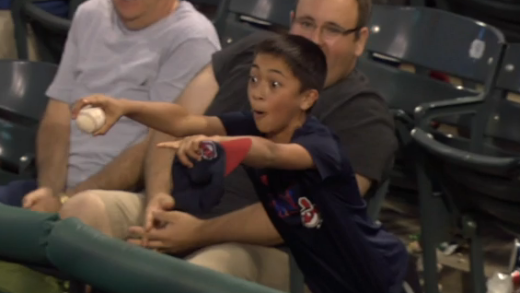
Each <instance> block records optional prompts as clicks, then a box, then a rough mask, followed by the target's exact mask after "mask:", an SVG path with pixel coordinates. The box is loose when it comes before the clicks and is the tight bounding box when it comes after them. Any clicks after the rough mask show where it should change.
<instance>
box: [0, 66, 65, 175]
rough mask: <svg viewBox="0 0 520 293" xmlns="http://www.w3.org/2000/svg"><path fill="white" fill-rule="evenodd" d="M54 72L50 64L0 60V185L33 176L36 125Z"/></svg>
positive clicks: (54, 67)
mask: <svg viewBox="0 0 520 293" xmlns="http://www.w3.org/2000/svg"><path fill="white" fill-rule="evenodd" d="M56 72H57V66H56V65H54V64H49V63H43V62H30V61H12V60H0V149H1V151H0V172H1V175H2V176H0V185H4V184H6V183H8V182H10V181H13V180H18V179H28V178H32V177H34V175H35V168H34V154H35V146H36V132H37V127H38V123H39V121H40V120H41V118H42V117H43V114H44V112H45V108H46V107H47V102H48V97H47V96H46V95H45V91H46V90H47V87H48V86H49V85H50V84H51V82H52V80H53V78H54V75H55V74H56Z"/></svg>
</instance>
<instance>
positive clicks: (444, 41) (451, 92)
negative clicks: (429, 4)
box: [358, 5, 505, 292]
mask: <svg viewBox="0 0 520 293" xmlns="http://www.w3.org/2000/svg"><path fill="white" fill-rule="evenodd" d="M369 28H370V31H371V36H370V37H369V40H368V42H367V54H366V56H364V58H362V60H360V61H359V64H358V68H359V69H360V70H361V71H362V72H365V73H366V74H367V75H368V77H369V79H370V81H371V84H372V86H373V87H374V88H376V89H377V90H379V91H380V92H381V93H382V94H383V96H384V97H385V98H386V99H387V100H388V103H389V106H390V108H391V109H392V112H393V113H394V118H395V122H396V131H397V136H398V139H399V143H400V146H399V153H398V155H397V158H396V166H395V168H394V170H393V172H392V174H391V181H390V182H391V189H392V191H395V190H398V191H399V192H401V191H405V193H407V194H411V195H412V196H414V197H415V194H416V190H417V181H416V178H415V177H416V176H415V175H416V170H415V169H416V167H415V164H414V162H415V160H416V158H415V157H414V145H413V144H412V138H411V136H410V130H411V129H413V127H414V126H415V121H414V119H413V115H414V112H415V111H416V107H417V106H419V105H421V104H423V103H428V102H434V101H444V100H448V101H450V100H451V101H455V100H457V99H460V98H462V97H468V96H469V97H488V96H491V95H493V94H494V93H495V91H494V90H493V78H494V77H495V76H496V73H497V70H498V65H499V63H498V62H499V60H500V58H501V55H502V53H503V49H504V46H505V45H504V43H505V40H504V36H503V35H502V33H501V32H500V31H499V30H497V29H496V28H494V27H491V26H487V25H484V24H481V23H478V22H476V21H474V20H472V19H469V18H466V17H462V16H459V15H456V14H453V13H450V12H446V11H442V10H436V9H431V8H426V7H398V6H381V5H375V6H374V9H373V14H372V18H371V21H370V26H369ZM484 48H485V49H484ZM374 54H379V55H380V56H384V57H390V58H391V60H393V61H392V62H391V63H390V64H388V63H386V62H381V61H380V60H381V59H379V58H373V56H374ZM395 62H397V63H405V64H411V65H413V66H415V68H416V69H419V71H421V70H422V71H437V72H442V73H445V74H448V75H450V76H454V77H457V78H460V79H462V80H467V81H471V82H474V83H478V84H483V87H484V90H483V92H482V93H477V92H476V91H473V90H469V89H466V88H464V87H457V86H454V85H452V84H450V83H447V82H441V81H438V80H434V79H432V78H430V77H429V76H428V75H425V74H421V73H412V72H406V71H404V70H401V69H400V68H398V67H397V66H395V64H393V63H395ZM439 119H440V120H436V121H435V122H441V123H442V124H448V125H452V126H455V127H463V128H464V127H466V128H467V127H468V126H467V125H464V124H462V122H463V121H465V120H464V119H462V118H461V117H458V116H451V117H442V118H439ZM432 131H435V133H437V132H440V131H438V130H432ZM439 191H440V190H438V189H436V193H435V194H436V196H434V197H432V198H429V199H428V204H427V205H424V208H425V209H427V211H423V210H422V209H421V220H422V221H425V220H427V219H429V218H428V217H426V215H427V214H431V215H433V214H435V215H436V216H435V221H434V222H432V223H429V224H428V227H429V228H428V229H425V228H424V227H423V231H428V233H422V234H421V236H422V239H421V242H422V245H423V246H424V245H425V246H426V247H428V248H429V247H430V246H431V247H433V250H429V249H426V247H423V248H424V249H423V250H424V263H425V268H424V272H425V284H426V289H427V290H429V291H428V292H435V291H431V290H438V289H437V264H436V259H435V257H436V255H435V247H434V246H435V245H436V244H435V243H439V242H440V241H441V239H446V237H448V236H449V235H448V227H449V213H448V211H447V209H446V207H445V205H444V202H443V201H442V199H441V198H440V197H439V196H437V195H438V192H439ZM420 200H421V201H423V199H422V198H421V199H420ZM422 207H423V203H422V202H421V208H422ZM423 224H424V223H423Z"/></svg>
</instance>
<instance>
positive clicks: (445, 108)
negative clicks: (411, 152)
mask: <svg viewBox="0 0 520 293" xmlns="http://www.w3.org/2000/svg"><path fill="white" fill-rule="evenodd" d="M484 100H485V97H484V95H483V94H481V95H478V96H473V97H461V98H457V99H451V100H444V101H438V102H433V103H426V104H422V105H419V106H417V107H416V108H415V111H414V118H415V125H416V126H419V127H421V128H422V129H427V127H428V126H429V125H430V123H431V121H432V120H433V119H435V118H438V117H442V116H449V115H456V114H468V113H475V112H476V111H477V109H478V107H479V106H480V105H482V104H483V103H484Z"/></svg>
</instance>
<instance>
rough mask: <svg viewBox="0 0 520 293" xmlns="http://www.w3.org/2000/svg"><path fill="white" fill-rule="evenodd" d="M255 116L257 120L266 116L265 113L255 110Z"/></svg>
mask: <svg viewBox="0 0 520 293" xmlns="http://www.w3.org/2000/svg"><path fill="white" fill-rule="evenodd" d="M253 115H254V116H255V118H262V117H263V116H265V112H263V111H257V110H253Z"/></svg>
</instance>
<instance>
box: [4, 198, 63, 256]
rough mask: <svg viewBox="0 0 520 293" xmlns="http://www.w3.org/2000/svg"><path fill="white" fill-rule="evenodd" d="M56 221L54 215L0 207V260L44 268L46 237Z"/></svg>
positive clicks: (56, 218) (57, 217)
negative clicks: (42, 266)
mask: <svg viewBox="0 0 520 293" xmlns="http://www.w3.org/2000/svg"><path fill="white" fill-rule="evenodd" d="M58 219H59V216H58V214H50V213H39V212H32V211H29V210H25V209H21V208H17V207H10V206H6V205H3V204H0V258H2V259H8V260H11V261H16V262H22V263H26V264H37V265H48V264H49V262H48V260H47V253H46V250H45V247H46V245H47V237H48V236H49V233H50V232H51V230H52V227H53V225H54V223H56V221H57V220H58Z"/></svg>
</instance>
